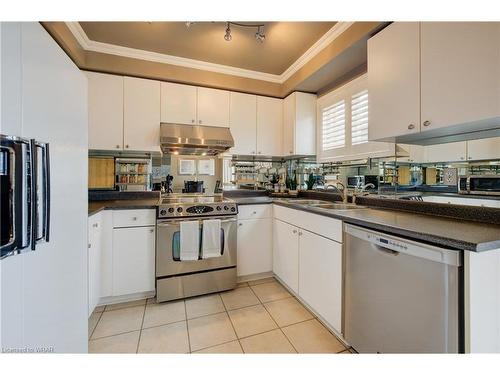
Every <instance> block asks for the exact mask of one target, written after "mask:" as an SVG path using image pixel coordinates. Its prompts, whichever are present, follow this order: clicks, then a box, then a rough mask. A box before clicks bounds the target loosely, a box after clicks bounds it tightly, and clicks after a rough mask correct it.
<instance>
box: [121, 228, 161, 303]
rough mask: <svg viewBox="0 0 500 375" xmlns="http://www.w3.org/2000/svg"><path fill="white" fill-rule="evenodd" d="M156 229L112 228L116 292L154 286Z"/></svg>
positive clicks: (149, 289) (135, 290)
mask: <svg viewBox="0 0 500 375" xmlns="http://www.w3.org/2000/svg"><path fill="white" fill-rule="evenodd" d="M154 257H155V229H154V227H152V226H147V227H132V228H114V229H113V295H115V296H116V295H126V294H133V293H143V292H149V291H153V290H154V289H155V285H154V280H155V258H154Z"/></svg>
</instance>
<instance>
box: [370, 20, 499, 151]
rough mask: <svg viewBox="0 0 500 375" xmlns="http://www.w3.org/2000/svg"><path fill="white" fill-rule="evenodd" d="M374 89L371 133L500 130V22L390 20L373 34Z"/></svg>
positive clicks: (436, 138) (421, 137) (403, 138)
mask: <svg viewBox="0 0 500 375" xmlns="http://www.w3.org/2000/svg"><path fill="white" fill-rule="evenodd" d="M368 90H369V92H370V120H371V126H370V131H369V139H370V140H375V141H377V140H391V141H394V140H396V141H397V142H402V143H414V144H434V143H443V140H444V139H445V138H443V137H447V136H453V140H454V141H460V140H467V139H471V138H469V137H472V138H478V135H477V132H480V131H481V132H484V134H485V135H484V136H485V137H488V136H493V135H495V131H497V132H499V133H500V23H498V22H421V23H419V22H395V23H393V24H391V25H389V26H388V27H387V28H385V29H384V30H382V31H381V32H380V33H378V34H377V35H375V36H373V37H372V38H370V39H369V40H368ZM495 129H496V130H495ZM488 131H489V132H488ZM474 132H476V134H475V135H473V134H474ZM446 141H449V140H446Z"/></svg>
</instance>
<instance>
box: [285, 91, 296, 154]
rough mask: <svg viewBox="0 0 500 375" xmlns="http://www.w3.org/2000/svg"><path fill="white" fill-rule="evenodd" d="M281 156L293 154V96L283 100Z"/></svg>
mask: <svg viewBox="0 0 500 375" xmlns="http://www.w3.org/2000/svg"><path fill="white" fill-rule="evenodd" d="M282 149H283V155H284V156H287V155H293V154H294V152H295V94H290V95H288V96H287V97H286V98H285V99H284V100H283V146H282Z"/></svg>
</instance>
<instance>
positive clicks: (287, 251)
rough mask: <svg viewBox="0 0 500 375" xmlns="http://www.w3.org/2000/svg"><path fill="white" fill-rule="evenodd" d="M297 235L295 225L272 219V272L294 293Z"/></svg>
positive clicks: (296, 270) (296, 280)
mask: <svg viewBox="0 0 500 375" xmlns="http://www.w3.org/2000/svg"><path fill="white" fill-rule="evenodd" d="M298 236H299V234H298V229H297V227H295V226H293V225H290V224H288V223H285V222H283V221H281V220H277V219H274V220H273V272H274V274H275V275H276V276H278V277H279V278H280V279H281V281H283V282H284V283H285V284H286V285H287V286H288V287H289V288H290V289H291V290H293V291H294V292H295V293H298V291H299V237H298Z"/></svg>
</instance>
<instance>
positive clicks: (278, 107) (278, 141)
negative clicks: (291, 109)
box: [257, 96, 283, 156]
mask: <svg viewBox="0 0 500 375" xmlns="http://www.w3.org/2000/svg"><path fill="white" fill-rule="evenodd" d="M282 142H283V100H282V99H276V98H268V97H265V96H257V154H259V155H269V156H280V155H282V154H283V148H282Z"/></svg>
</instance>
